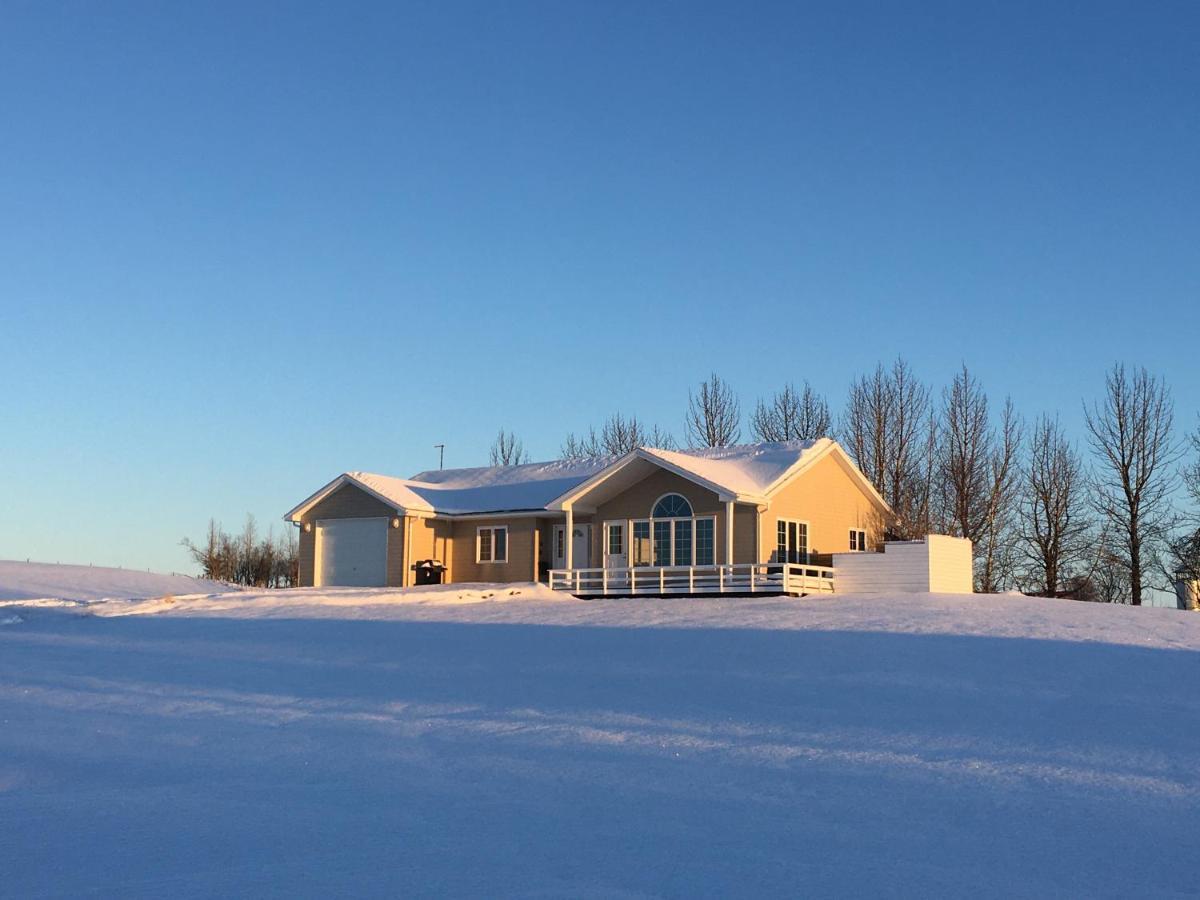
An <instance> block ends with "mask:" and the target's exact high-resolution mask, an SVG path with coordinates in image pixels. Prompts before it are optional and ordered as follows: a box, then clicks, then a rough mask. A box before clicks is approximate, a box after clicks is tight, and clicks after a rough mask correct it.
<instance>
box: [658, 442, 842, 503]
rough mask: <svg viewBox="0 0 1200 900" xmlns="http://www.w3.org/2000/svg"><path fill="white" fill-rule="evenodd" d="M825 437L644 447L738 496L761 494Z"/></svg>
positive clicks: (674, 464) (824, 443)
mask: <svg viewBox="0 0 1200 900" xmlns="http://www.w3.org/2000/svg"><path fill="white" fill-rule="evenodd" d="M826 443H828V438H821V439H820V440H816V441H775V442H771V443H763V444H738V445H735V446H732V447H706V448H704V449H699V450H656V449H653V448H651V447H643V448H642V449H643V451H644V452H645V453H646V454H647V455H649V456H651V457H657V458H658V459H661V460H662V461H663V462H666V463H669V464H670V465H673V466H675V467H677V468H680V469H684V470H686V471H688V472H690V473H691V474H693V475H696V476H697V477H699V478H702V479H704V480H705V481H707V482H710V483H711V484H714V485H717V486H718V487H721V488H724V489H726V490H727V491H730V492H731V493H734V494H738V495H739V496H745V495H749V496H761V495H762V494H764V493H766V491H767V490H768V489H770V487H771V486H772V485H774V484H775V482H777V481H778V480H779V479H780V478H782V477H783V476H784V475H786V474H787V473H788V471H790V470H791V469H792V468H794V467H795V466H796V465H797V464H798V463H799V462H800V461H801V460H802V459H803V458H804V457H805V456H806V455H807V454H808V453H809V452H810V451H814V450H819V449H821V448H823V447H824V446H825V445H826Z"/></svg>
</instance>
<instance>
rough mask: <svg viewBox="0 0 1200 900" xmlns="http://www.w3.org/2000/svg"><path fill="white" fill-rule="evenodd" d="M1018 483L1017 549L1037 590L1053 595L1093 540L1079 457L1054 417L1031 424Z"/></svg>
mask: <svg viewBox="0 0 1200 900" xmlns="http://www.w3.org/2000/svg"><path fill="white" fill-rule="evenodd" d="M1022 482H1023V484H1022V496H1021V504H1020V518H1021V527H1020V535H1021V549H1022V551H1023V552H1024V555H1025V557H1026V560H1027V562H1028V563H1029V568H1030V580H1031V581H1032V582H1033V583H1034V584H1036V590H1037V592H1038V593H1040V594H1041V595H1042V596H1045V597H1054V596H1057V595H1058V593H1059V592H1060V591H1061V590H1062V588H1063V586H1064V584H1065V583H1067V582H1068V580H1069V579H1071V578H1072V577H1074V576H1076V575H1078V574H1079V572H1078V571H1077V570H1078V567H1079V565H1080V564H1081V563H1083V562H1084V561H1085V560H1086V558H1087V556H1088V552H1089V550H1090V549H1091V547H1092V546H1093V544H1094V543H1095V535H1094V534H1093V530H1092V522H1091V517H1090V516H1089V512H1090V510H1089V507H1088V501H1087V497H1086V494H1085V492H1086V489H1087V476H1086V473H1085V472H1084V469H1083V462H1082V460H1081V459H1080V456H1079V453H1078V451H1077V450H1076V449H1075V448H1074V447H1073V446H1072V444H1071V442H1070V441H1069V440H1068V439H1067V436H1066V434H1064V432H1063V430H1062V426H1060V425H1059V423H1058V420H1057V419H1051V418H1050V417H1049V416H1042V418H1041V419H1039V420H1038V421H1037V424H1036V425H1034V427H1033V430H1032V432H1031V434H1030V439H1029V456H1028V459H1027V461H1026V464H1025V471H1024V473H1023V478H1022Z"/></svg>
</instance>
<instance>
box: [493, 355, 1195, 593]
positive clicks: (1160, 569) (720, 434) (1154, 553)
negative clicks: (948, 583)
mask: <svg viewBox="0 0 1200 900" xmlns="http://www.w3.org/2000/svg"><path fill="white" fill-rule="evenodd" d="M1084 414H1085V423H1086V442H1085V448H1086V451H1087V453H1085V452H1084V451H1083V450H1081V448H1080V447H1079V446H1078V445H1077V444H1076V443H1075V442H1073V441H1072V440H1071V438H1070V436H1069V435H1068V434H1067V433H1066V431H1065V429H1064V428H1063V426H1062V424H1061V423H1060V422H1059V420H1058V419H1057V417H1054V416H1051V415H1049V414H1042V415H1040V416H1038V417H1037V418H1035V419H1034V420H1033V421H1032V422H1031V423H1026V422H1025V421H1024V420H1023V419H1022V417H1021V416H1020V415H1018V413H1017V411H1016V409H1015V408H1014V406H1013V403H1012V401H1011V400H1010V399H1007V398H1006V399H1004V400H1003V401H1001V402H996V401H994V400H993V398H991V397H989V395H988V393H987V392H986V390H985V389H984V386H983V384H982V383H981V381H980V380H979V378H978V377H977V376H976V375H975V374H973V373H972V372H971V371H970V370H969V369H968V368H967V367H966V366H965V365H964V366H963V367H962V369H961V370H960V371H958V372H957V373H955V375H954V377H953V378H952V379H951V381H950V383H949V384H948V385H946V386H945V387H944V388H943V389H941V390H940V391H934V389H933V388H931V387H930V386H929V385H928V384H926V383H924V382H922V381H921V380H920V379H919V378H918V377H917V376H916V374H915V373H914V371H913V369H912V367H911V366H910V365H909V364H908V363H907V362H906V361H905V360H903V359H897V360H896V361H894V362H893V363H891V364H890V365H884V364H880V365H878V366H876V368H875V369H874V370H873V371H871V372H868V373H866V374H864V375H862V376H860V377H858V378H856V379H854V380H853V381H852V382H851V384H850V388H849V391H848V394H847V397H846V401H845V405H844V407H843V409H842V413H841V415H840V417H839V418H837V419H836V420H835V418H834V416H833V414H832V413H831V411H830V405H829V402H828V401H827V399H826V398H825V397H823V396H821V395H820V394H819V393H817V392H816V391H815V390H813V388H812V386H811V385H809V384H808V382H804V383H803V384H802V386H801V387H800V388H799V389H798V388H797V387H795V386H794V385H792V384H790V383H789V384H786V385H784V386H783V388H782V389H781V390H779V391H778V392H776V393H775V394H774V395H773V396H771V397H770V398H768V399H761V398H760V399H759V400H758V401H757V402H756V404H755V406H754V408H753V410H752V412H751V413H750V416H749V419H748V425H749V432H750V436H751V437H752V438H753V439H754V440H756V441H783V440H811V439H815V438H818V437H822V436H826V435H829V436H833V437H836V438H837V439H838V440H839V441H840V442H841V443H842V445H843V446H844V447H845V448H846V450H847V452H848V453H849V454H850V455H851V457H852V458H853V459H854V461H855V462H856V463H857V464H858V466H859V467H860V468H861V469H862V471H863V472H864V473H865V474H866V475H867V477H868V478H870V480H871V482H872V483H873V484H874V485H875V486H876V488H877V489H878V490H879V492H880V494H881V495H882V496H883V497H884V499H885V500H887V502H888V503H889V505H890V506H891V507H892V509H893V510H894V512H895V519H894V521H893V522H892V523H891V527H890V532H891V534H892V536H894V537H897V538H910V537H919V536H921V535H924V534H928V533H932V532H940V533H947V534H954V535H958V536H962V537H966V538H969V539H970V540H971V541H972V543H973V544H974V547H975V558H976V586H977V587H978V589H979V590H985V591H994V590H1002V589H1009V588H1019V589H1021V590H1024V591H1026V592H1028V593H1037V594H1045V595H1051V596H1053V595H1068V596H1076V597H1080V598H1083V599H1093V600H1104V601H1109V602H1127V603H1140V602H1141V601H1142V599H1143V598H1144V597H1145V596H1146V593H1147V591H1148V590H1150V589H1152V588H1163V587H1166V586H1167V581H1168V576H1169V573H1171V572H1183V573H1185V574H1187V573H1191V575H1190V577H1194V578H1200V517H1197V516H1196V515H1194V514H1192V515H1190V516H1189V514H1187V513H1186V512H1185V511H1184V506H1181V504H1180V503H1179V502H1178V501H1179V500H1180V499H1181V496H1180V495H1181V492H1180V491H1179V487H1180V485H1181V484H1182V485H1183V486H1184V487H1185V488H1186V492H1184V493H1185V494H1186V495H1188V496H1190V498H1191V508H1192V509H1197V508H1200V430H1198V431H1197V433H1196V434H1195V435H1193V436H1192V437H1191V450H1192V451H1193V458H1192V461H1191V462H1190V464H1188V465H1186V466H1185V467H1184V468H1183V470H1182V471H1181V470H1180V467H1179V464H1180V462H1181V460H1182V459H1183V450H1184V449H1185V448H1184V447H1183V446H1181V443H1180V442H1179V441H1177V439H1176V437H1175V435H1174V412H1173V404H1172V400H1171V394H1170V390H1169V389H1168V387H1167V386H1166V384H1165V383H1164V382H1162V380H1161V379H1158V378H1156V377H1155V376H1153V375H1151V374H1150V373H1148V372H1147V371H1146V370H1145V369H1142V368H1137V369H1127V368H1126V367H1125V366H1123V365H1119V364H1118V365H1115V366H1114V367H1113V368H1112V369H1111V370H1110V371H1109V372H1108V373H1107V377H1106V379H1105V386H1104V392H1103V395H1102V396H1101V398H1100V399H1098V400H1096V401H1095V402H1092V403H1090V404H1085V407H1084ZM684 427H685V435H686V444H687V445H688V446H690V447H721V446H727V445H730V444H733V443H736V442H737V441H738V440H739V439H740V438H741V434H742V407H741V403H740V401H739V399H738V397H737V394H736V392H735V391H734V390H733V389H732V388H731V386H730V385H729V384H728V383H727V382H725V381H723V380H722V379H721V378H720V377H719V376H718V375H716V374H713V375H712V376H711V377H710V378H709V379H707V380H706V381H705V382H703V383H702V384H700V385H699V386H698V387H697V388H696V389H695V390H694V391H692V392H690V393H689V395H688V402H687V408H686V417H685V421H684ZM639 446H651V447H662V448H666V449H672V448H675V447H676V446H677V445H676V442H675V439H674V438H673V437H672V435H671V434H670V433H669V432H666V431H664V430H662V429H660V428H659V427H658V426H657V425H655V426H653V427H647V426H646V425H644V424H643V423H642V422H641V421H640V420H638V419H637V417H636V416H626V415H624V414H622V413H614V414H613V415H611V416H610V417H609V418H608V419H607V420H606V421H605V422H604V424H603V425H602V426H601V428H600V429H599V431H597V430H596V429H595V428H589V429H588V431H587V432H585V433H583V434H582V435H576V434H574V433H572V434H569V435H568V436H567V438H566V440H565V441H564V443H563V445H562V448H561V455H562V456H563V458H567V459H573V458H580V457H590V456H602V455H613V454H621V453H627V452H629V451H631V450H633V449H634V448H635V447H639ZM514 448H515V452H514ZM492 459H493V463H494V464H510V463H512V462H519V461H524V459H525V457H524V456H523V451H522V449H521V444H520V442H519V441H518V440H517V439H516V438H515V436H513V435H512V434H510V433H507V432H503V431H502V432H501V433H500V436H499V437H498V438H497V442H496V444H495V445H494V446H493V448H492Z"/></svg>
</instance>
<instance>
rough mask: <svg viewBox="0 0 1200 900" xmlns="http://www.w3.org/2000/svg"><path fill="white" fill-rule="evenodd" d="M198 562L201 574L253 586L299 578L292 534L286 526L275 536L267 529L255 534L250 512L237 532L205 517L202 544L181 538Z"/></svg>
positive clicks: (287, 583) (292, 582)
mask: <svg viewBox="0 0 1200 900" xmlns="http://www.w3.org/2000/svg"><path fill="white" fill-rule="evenodd" d="M181 543H182V544H183V546H184V547H186V548H187V550H188V552H189V553H190V554H191V556H192V559H194V560H195V561H196V563H197V564H198V565H199V566H200V574H201V576H202V577H204V578H211V579H213V580H216V581H226V582H231V583H233V584H244V585H249V586H254V587H291V586H292V585H295V584H297V583H298V581H299V569H300V558H299V550H298V547H297V544H296V537H295V534H294V533H293V532H292V531H291V530H290V529H289V530H288V533H287V535H286V536H284V537H278V538H277V537H275V536H274V534H273V533H272V532H271V531H270V529H268V531H267V535H266V537H263V538H260V537H259V536H258V529H257V526H256V525H255V522H254V517H253V516H247V517H246V527H245V528H244V529H243V531H242V533H241V534H238V535H230V534H226V533H225V531H224V530H223V529H222V528H221V526H220V525H218V524H217V523H216V522H215V521H213V520H211V519H210V520H209V523H208V532H207V534H206V535H205V539H204V542H203V543H202V544H199V545H197V544H193V543H192V542H191V541H190V540H188V539H187V538H184V539H183V541H181Z"/></svg>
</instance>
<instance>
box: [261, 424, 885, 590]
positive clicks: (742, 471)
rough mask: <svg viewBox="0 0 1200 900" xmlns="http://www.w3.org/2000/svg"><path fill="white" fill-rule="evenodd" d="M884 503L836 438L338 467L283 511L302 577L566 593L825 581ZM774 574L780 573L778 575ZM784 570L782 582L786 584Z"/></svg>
mask: <svg viewBox="0 0 1200 900" xmlns="http://www.w3.org/2000/svg"><path fill="white" fill-rule="evenodd" d="M890 517H891V510H890V509H889V507H888V505H887V503H886V502H885V501H884V500H883V498H882V497H881V496H880V495H879V493H878V492H877V491H876V490H875V488H874V487H873V486H872V485H871V483H870V481H869V480H868V479H867V478H866V477H865V476H864V475H863V474H862V472H860V471H859V469H858V468H857V467H856V466H855V465H854V463H853V461H852V460H851V459H850V457H849V456H848V455H847V454H846V452H845V451H844V450H843V449H842V447H841V446H840V445H838V444H837V442H836V441H833V440H831V439H829V438H822V439H820V440H816V441H788V442H779V443H762V444H747V445H742V446H734V447H722V448H713V449H701V450H661V449H655V448H651V447H640V448H638V449H637V450H634V451H633V452H631V453H628V454H625V455H623V456H614V457H601V458H593V459H582V460H559V461H556V462H546V463H533V464H529V465H520V466H507V467H490V468H478V469H447V470H438V471H429V472H421V473H419V474H417V475H414V476H412V477H411V478H394V477H390V476H386V475H375V474H371V473H367V472H346V473H344V474H342V475H339V476H338V477H337V478H335V479H333V480H332V481H330V482H329V483H328V484H326V485H325V486H324V487H322V488H321V489H320V490H318V491H316V492H315V493H314V494H312V495H311V496H310V497H308V498H307V499H305V500H304V501H303V502H301V503H300V504H298V505H297V506H296V507H295V508H294V509H292V510H291V511H290V512H288V513H287V515H286V517H285V518H286V519H287V520H288V521H290V522H292V523H294V524H295V525H297V526H299V528H300V583H301V584H302V585H371V586H385V585H386V586H405V585H409V584H412V583H414V579H415V577H416V571H415V570H414V568H413V566H414V564H415V563H417V562H419V561H424V560H437V561H439V562H440V563H441V564H443V565H444V566H445V567H446V573H445V574H446V580H448V581H451V582H480V581H483V582H511V581H531V580H536V581H543V582H547V581H548V582H549V583H550V585H551V587H558V588H563V589H568V590H571V591H573V592H575V593H643V592H654V593H671V592H700V591H705V590H719V591H741V590H750V591H755V590H767V589H774V590H776V591H778V590H779V589H781V588H786V589H789V590H791V591H792V592H798V593H806V592H808V590H832V583H831V579H832V577H833V576H832V571H831V570H830V569H829V564H830V561H831V559H832V556H831V555H832V554H834V553H846V552H863V551H868V550H873V549H880V548H881V541H882V537H883V534H884V529H885V525H886V523H887V522H888V521H889V519H890ZM785 579H791V580H789V581H788V583H787V584H786V585H784V584H783V581H784V580H785ZM797 579H798V580H797Z"/></svg>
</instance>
